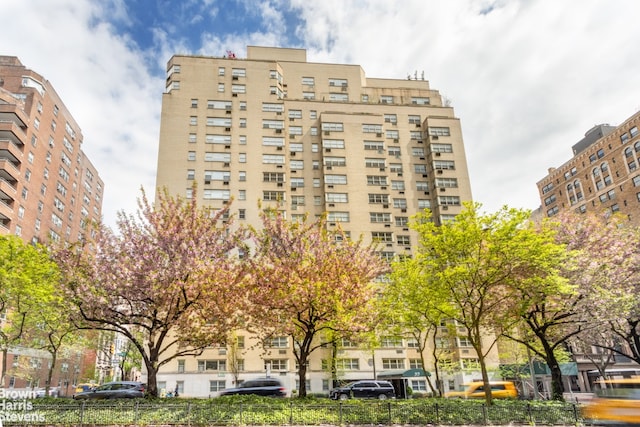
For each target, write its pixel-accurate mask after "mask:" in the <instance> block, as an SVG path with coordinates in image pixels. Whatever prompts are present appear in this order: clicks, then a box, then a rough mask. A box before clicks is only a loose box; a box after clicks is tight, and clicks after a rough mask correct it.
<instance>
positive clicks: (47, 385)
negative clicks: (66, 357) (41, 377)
mask: <svg viewBox="0 0 640 427" xmlns="http://www.w3.org/2000/svg"><path fill="white" fill-rule="evenodd" d="M57 361H58V350H54V351H52V352H51V366H50V367H49V369H48V371H47V381H46V383H45V385H44V395H45V396H49V389H50V388H51V378H53V370H54V369H55V368H56V362H57Z"/></svg>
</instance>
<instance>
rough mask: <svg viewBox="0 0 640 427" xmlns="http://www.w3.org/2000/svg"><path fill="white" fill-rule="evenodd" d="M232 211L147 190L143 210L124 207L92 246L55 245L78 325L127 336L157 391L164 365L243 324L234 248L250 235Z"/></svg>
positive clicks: (223, 337) (240, 273)
mask: <svg viewBox="0 0 640 427" xmlns="http://www.w3.org/2000/svg"><path fill="white" fill-rule="evenodd" d="M226 214H227V209H222V210H218V211H214V210H211V209H206V208H200V207H198V206H197V204H196V197H195V196H194V197H193V198H191V199H186V200H185V199H183V198H180V197H175V198H173V197H170V196H169V195H168V194H167V192H166V191H165V192H160V193H159V194H158V197H157V200H156V206H155V208H154V207H153V206H152V205H151V204H150V203H149V201H148V200H147V198H146V195H145V194H144V192H143V194H142V197H141V199H140V200H139V212H138V214H137V216H127V215H125V214H124V213H120V214H119V216H118V221H117V228H118V231H119V233H118V234H117V235H116V234H114V233H113V232H112V231H111V230H109V229H108V228H106V227H100V228H98V229H97V230H95V232H94V233H93V234H94V237H93V238H92V239H91V240H89V241H87V242H86V248H77V247H68V248H64V249H61V250H59V251H58V252H57V259H58V261H59V265H60V266H61V269H62V271H63V272H64V279H65V280H64V284H65V286H66V290H67V293H68V299H69V301H70V302H71V303H73V304H75V305H76V307H77V309H78V312H79V318H78V319H77V321H78V322H79V326H80V327H82V328H90V329H97V330H102V331H111V332H114V333H120V334H122V335H124V336H125V337H126V338H128V339H129V341H130V342H131V344H132V345H133V346H135V348H136V349H137V350H138V352H139V353H140V355H141V356H142V360H143V363H144V366H145V368H146V371H147V375H148V384H147V386H148V392H149V393H150V394H151V395H153V396H156V395H157V393H158V390H157V384H156V374H157V372H158V369H159V368H160V367H161V366H162V365H165V364H167V363H169V362H170V361H172V360H174V359H175V358H177V357H182V356H188V355H199V354H201V353H202V351H203V349H204V348H206V347H208V346H211V345H213V344H214V343H222V342H225V341H226V337H227V334H228V333H229V332H230V331H232V330H233V329H235V328H236V327H238V325H239V321H240V313H239V310H238V306H239V304H241V303H242V301H244V295H243V293H242V287H241V286H238V284H239V283H241V281H242V279H243V276H244V271H243V269H242V264H241V263H240V262H239V261H238V259H237V257H236V256H233V253H234V250H236V249H237V248H238V247H240V246H242V241H241V240H242V238H243V237H244V235H243V233H242V232H241V231H233V230H234V228H233V226H232V224H231V223H230V221H227V220H226V219H225V218H226ZM87 249H88V250H87Z"/></svg>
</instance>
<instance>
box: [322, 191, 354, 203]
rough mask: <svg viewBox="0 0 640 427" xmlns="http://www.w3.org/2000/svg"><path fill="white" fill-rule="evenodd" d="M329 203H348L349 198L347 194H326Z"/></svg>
mask: <svg viewBox="0 0 640 427" xmlns="http://www.w3.org/2000/svg"><path fill="white" fill-rule="evenodd" d="M325 200H326V201H327V203H348V202H349V197H348V195H347V193H325Z"/></svg>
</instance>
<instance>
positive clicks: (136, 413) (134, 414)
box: [133, 401, 140, 424]
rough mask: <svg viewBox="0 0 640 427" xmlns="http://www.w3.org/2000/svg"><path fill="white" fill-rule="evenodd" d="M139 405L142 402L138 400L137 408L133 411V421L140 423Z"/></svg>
mask: <svg viewBox="0 0 640 427" xmlns="http://www.w3.org/2000/svg"><path fill="white" fill-rule="evenodd" d="M138 405H140V402H138V401H136V406H135V410H134V411H133V423H134V424H138V415H139V411H140V408H139V407H138Z"/></svg>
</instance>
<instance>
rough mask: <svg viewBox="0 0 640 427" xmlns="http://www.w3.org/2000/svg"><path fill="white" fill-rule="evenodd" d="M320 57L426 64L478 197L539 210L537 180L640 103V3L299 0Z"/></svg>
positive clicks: (403, 66)
mask: <svg viewBox="0 0 640 427" xmlns="http://www.w3.org/2000/svg"><path fill="white" fill-rule="evenodd" d="M292 3H293V5H294V6H295V7H296V8H298V9H299V10H300V13H301V15H302V17H303V19H305V20H306V22H307V24H306V25H305V26H304V27H302V28H300V29H299V31H300V33H299V34H300V36H301V37H302V38H303V39H304V40H306V42H307V44H308V47H309V55H308V57H309V59H310V60H311V61H327V62H343V61H346V62H350V63H355V64H360V65H362V67H363V68H364V70H365V72H366V73H367V75H368V76H371V77H391V78H404V77H406V75H407V73H411V74H413V73H414V72H415V71H416V70H417V72H418V77H420V74H421V71H422V70H425V78H426V79H427V80H429V81H430V82H431V86H432V88H434V89H436V90H439V91H440V92H441V93H442V94H444V95H446V96H447V97H449V98H450V99H451V100H452V105H453V107H454V109H455V112H456V115H457V116H458V117H460V119H461V123H462V127H463V137H464V140H465V146H466V152H467V158H468V162H469V169H470V174H471V182H472V188H473V193H474V198H475V199H476V200H477V201H480V202H482V203H484V205H485V208H486V209H488V210H495V209H497V208H499V207H500V206H501V205H503V204H508V205H510V206H513V207H523V208H535V207H537V206H538V205H539V198H538V193H537V189H536V185H535V184H536V182H537V181H538V180H539V179H541V178H542V177H544V176H545V175H546V173H547V168H548V167H551V166H559V165H560V164H562V163H564V162H565V161H566V160H568V159H569V158H570V156H571V145H573V144H574V143H575V142H577V141H578V140H580V139H581V138H582V136H583V135H584V133H585V132H586V131H587V130H588V129H589V128H591V127H592V126H593V125H595V124H597V123H602V122H609V123H611V124H619V123H621V122H622V121H623V120H625V119H626V118H627V117H629V116H631V115H632V114H633V113H634V112H635V111H636V110H637V108H638V106H640V102H639V101H638V99H640V96H639V95H640V93H639V92H640V73H638V70H640V57H639V56H638V55H635V54H634V50H635V47H634V46H635V45H636V44H637V40H640V28H639V26H638V25H637V23H635V22H634V21H633V19H632V17H634V16H638V15H639V12H640V3H638V2H636V1H634V0H617V1H613V2H608V3H603V2H600V1H597V0H585V1H581V2H579V3H576V2H553V3H551V2H548V1H542V0H534V1H532V0H519V1H509V2H507V1H496V2H488V1H484V2H477V1H473V0H465V1H455V2H448V1H433V0H430V1H424V0H405V1H402V2H388V1H382V0H370V1H364V0H361V1H350V2H342V1H340V0H333V1H332V0H325V1H322V2H306V1H304V0H293V1H292Z"/></svg>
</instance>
